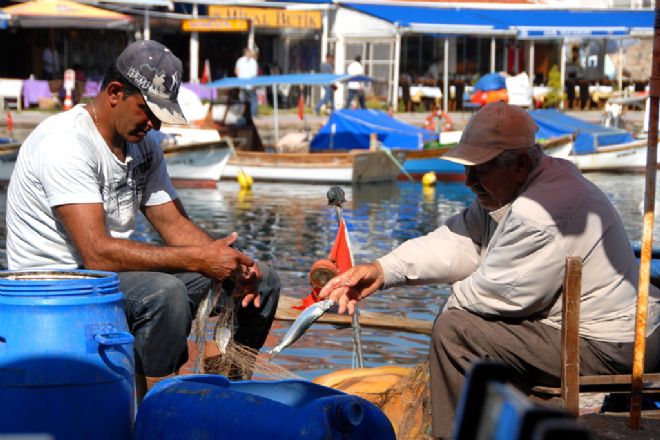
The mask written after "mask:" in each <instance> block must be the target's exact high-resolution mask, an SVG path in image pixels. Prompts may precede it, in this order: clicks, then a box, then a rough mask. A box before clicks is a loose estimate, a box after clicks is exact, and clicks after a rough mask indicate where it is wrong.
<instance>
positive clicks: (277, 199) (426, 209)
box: [0, 174, 659, 378]
mask: <svg viewBox="0 0 660 440" xmlns="http://www.w3.org/2000/svg"><path fill="white" fill-rule="evenodd" d="M587 177H588V178H589V179H591V180H592V181H594V182H595V183H596V184H597V185H598V186H599V187H601V188H602V189H603V190H604V191H605V192H606V193H607V195H608V196H609V197H610V199H611V200H612V202H613V204H614V205H615V206H616V208H617V209H618V210H619V212H620V213H621V215H622V218H623V220H624V224H625V227H626V230H627V232H628V234H629V235H630V238H631V239H635V240H639V239H640V238H641V218H642V211H641V208H640V203H641V202H642V200H643V192H644V177H643V176H641V175H640V176H637V175H615V176H612V175H604V174H589V175H587ZM328 188H329V187H328V186H322V185H288V184H272V183H268V184H266V183H257V184H256V185H255V186H254V188H253V190H252V192H242V191H240V190H239V187H238V185H237V184H236V183H234V182H221V183H219V184H218V186H217V189H181V190H179V195H180V197H181V200H182V201H183V203H184V205H185V207H186V210H187V211H188V214H189V215H190V216H191V217H192V218H193V219H194V220H195V221H196V222H197V223H198V224H200V225H201V226H202V227H204V228H205V229H206V230H208V231H209V232H212V233H214V234H218V235H226V234H229V233H230V232H232V231H237V232H238V234H239V238H238V244H239V245H240V246H241V247H242V248H243V249H244V250H245V252H246V253H248V254H249V255H251V256H252V257H254V258H257V259H260V260H263V261H267V262H269V263H270V264H271V265H273V266H274V267H275V268H276V269H277V270H278V272H279V274H280V277H281V279H282V285H283V292H282V293H283V294H285V295H289V296H294V297H298V298H302V297H304V296H306V295H307V294H308V293H309V289H310V287H309V282H308V279H307V273H308V270H309V268H310V267H311V265H312V264H313V263H314V261H316V260H317V259H320V258H325V257H327V255H328V253H329V252H330V248H331V246H332V242H333V240H334V236H335V233H336V228H337V218H336V213H335V210H334V208H332V207H329V206H327V198H326V192H327V190H328ZM344 191H345V192H346V199H347V202H346V204H345V205H344V209H343V214H344V218H345V219H346V222H347V225H348V229H349V232H350V237H351V246H352V251H353V255H354V259H355V261H356V262H357V263H360V262H368V261H372V260H374V259H375V258H377V257H379V256H381V255H382V254H384V253H386V252H387V251H389V250H390V249H392V248H393V247H395V246H397V245H398V244H400V243H401V242H403V241H405V240H407V239H409V238H412V237H416V236H419V235H422V234H426V233H428V232H430V231H432V230H434V229H435V228H437V227H438V226H439V225H440V224H442V223H443V222H444V221H445V220H446V219H447V218H448V217H449V216H451V215H453V214H455V213H457V212H459V211H460V210H461V209H462V208H463V207H464V206H466V205H467V204H468V203H469V202H470V201H471V200H472V195H471V193H470V192H469V190H467V189H466V188H465V187H464V186H463V185H462V184H460V183H438V185H437V186H436V188H435V190H433V189H431V190H423V189H422V187H421V185H420V184H419V183H410V182H398V183H391V184H375V185H364V186H359V187H353V188H351V187H344ZM5 197H6V193H5V191H4V190H3V191H0V203H1V205H0V206H2V213H1V214H2V215H1V216H0V221H1V222H3V226H4V206H5V203H4V202H5ZM2 230H3V231H4V228H3V229H2ZM658 234H659V230H658V227H656V230H655V237H656V243H657V242H658ZM0 238H2V239H4V232H3V235H2V236H1V237H0ZM136 238H137V239H139V240H144V241H157V240H158V238H157V236H156V235H155V234H154V232H153V231H152V230H151V229H150V228H149V227H148V225H147V224H146V222H145V221H144V220H143V219H141V220H140V221H139V223H138V231H137V233H136ZM448 292H449V290H448V288H447V286H424V287H414V288H405V289H404V288H397V289H391V290H388V291H384V292H379V293H377V294H376V295H374V296H372V297H371V298H369V299H368V300H366V301H365V302H363V304H362V306H363V308H364V309H365V310H370V311H376V312H383V313H388V314H391V315H392V316H403V315H405V316H408V317H410V318H417V319H426V320H433V318H434V317H435V315H436V314H437V312H438V310H439V309H440V307H442V305H443V304H444V301H445V298H446V296H447V294H448ZM288 326H289V323H276V324H275V328H274V330H273V332H272V337H271V338H270V339H269V340H268V342H267V345H268V346H273V345H275V344H276V343H277V342H278V341H279V340H280V339H281V338H282V336H283V335H284V333H285V331H286V330H287V329H288ZM362 343H363V347H364V356H365V364H366V365H367V366H376V365H384V364H397V365H404V366H405V365H413V364H416V363H417V362H419V361H420V360H422V359H423V358H424V357H425V356H426V355H427V353H428V337H426V336H423V335H413V334H406V333H401V332H392V331H381V330H371V329H363V335H362ZM351 358H352V339H351V330H350V329H335V328H333V327H332V326H327V325H314V326H312V328H311V329H310V330H309V331H308V332H307V334H305V335H304V336H303V337H302V338H301V339H300V340H299V341H298V342H296V343H295V344H294V345H293V346H292V347H290V348H288V349H286V350H285V351H284V352H283V353H281V354H280V355H278V356H277V357H276V358H275V362H276V363H278V364H280V365H282V366H284V367H286V368H288V369H290V370H291V371H293V372H295V373H297V374H299V375H301V376H303V377H306V378H312V377H315V376H317V375H319V374H323V373H326V372H329V371H331V370H336V369H338V368H348V367H350V366H351Z"/></svg>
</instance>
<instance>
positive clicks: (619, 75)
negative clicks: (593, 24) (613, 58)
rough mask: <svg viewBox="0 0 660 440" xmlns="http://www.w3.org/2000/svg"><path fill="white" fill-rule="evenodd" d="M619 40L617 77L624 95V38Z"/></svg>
mask: <svg viewBox="0 0 660 440" xmlns="http://www.w3.org/2000/svg"><path fill="white" fill-rule="evenodd" d="M617 41H618V42H619V65H618V66H617V79H618V82H619V92H621V96H623V57H624V55H623V38H620V39H619V40H617Z"/></svg>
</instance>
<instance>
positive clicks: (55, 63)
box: [43, 45, 60, 81]
mask: <svg viewBox="0 0 660 440" xmlns="http://www.w3.org/2000/svg"><path fill="white" fill-rule="evenodd" d="M43 63H44V78H45V79H47V80H49V81H50V80H52V79H60V54H59V53H58V52H57V49H56V48H55V46H54V45H53V46H52V47H51V46H46V47H45V48H44V51H43Z"/></svg>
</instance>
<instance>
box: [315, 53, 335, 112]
mask: <svg viewBox="0 0 660 440" xmlns="http://www.w3.org/2000/svg"><path fill="white" fill-rule="evenodd" d="M334 72H335V63H334V60H333V58H332V55H331V54H327V55H326V56H325V62H323V63H321V71H320V73H334ZM335 88H336V87H335V85H334V84H326V85H325V86H323V97H322V98H321V99H319V101H318V102H317V103H316V106H315V107H314V112H315V113H316V114H317V115H319V114H320V113H321V107H323V105H327V108H328V109H330V112H332V111H333V110H334V109H335V105H334V93H335Z"/></svg>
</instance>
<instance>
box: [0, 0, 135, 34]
mask: <svg viewBox="0 0 660 440" xmlns="http://www.w3.org/2000/svg"><path fill="white" fill-rule="evenodd" d="M2 13H5V14H8V15H9V16H10V17H11V18H10V19H9V23H10V26H18V27H24V28H67V27H71V28H83V29H129V28H130V27H131V26H132V20H133V19H132V18H131V17H130V16H128V15H125V14H121V13H119V12H114V11H108V10H106V9H101V8H97V7H94V6H90V5H85V4H80V3H76V2H74V1H71V0H36V1H28V2H25V3H20V4H17V5H12V6H8V7H6V8H3V9H2Z"/></svg>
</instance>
